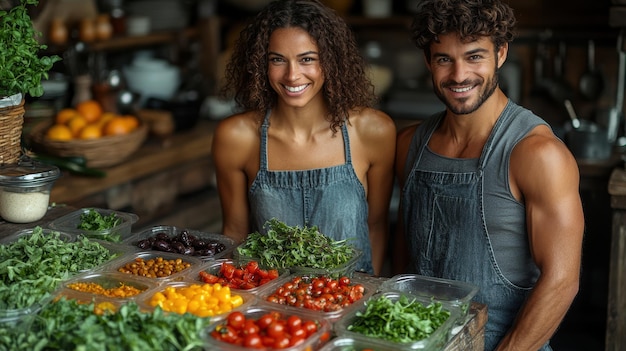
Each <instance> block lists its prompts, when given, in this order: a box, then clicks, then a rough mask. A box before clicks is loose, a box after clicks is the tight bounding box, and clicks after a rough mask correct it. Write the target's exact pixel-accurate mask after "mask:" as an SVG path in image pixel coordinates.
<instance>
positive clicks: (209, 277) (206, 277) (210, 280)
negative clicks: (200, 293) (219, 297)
mask: <svg viewBox="0 0 626 351" xmlns="http://www.w3.org/2000/svg"><path fill="white" fill-rule="evenodd" d="M200 279H201V280H202V281H203V282H205V283H207V284H215V283H217V282H218V280H219V277H218V276H216V275H214V274H211V273H207V272H205V271H201V272H200Z"/></svg>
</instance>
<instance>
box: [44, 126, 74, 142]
mask: <svg viewBox="0 0 626 351" xmlns="http://www.w3.org/2000/svg"><path fill="white" fill-rule="evenodd" d="M46 138H48V139H50V140H71V139H72V138H73V135H72V131H71V130H70V128H69V127H68V126H66V125H63V124H53V125H52V126H51V127H50V128H48V130H47V131H46Z"/></svg>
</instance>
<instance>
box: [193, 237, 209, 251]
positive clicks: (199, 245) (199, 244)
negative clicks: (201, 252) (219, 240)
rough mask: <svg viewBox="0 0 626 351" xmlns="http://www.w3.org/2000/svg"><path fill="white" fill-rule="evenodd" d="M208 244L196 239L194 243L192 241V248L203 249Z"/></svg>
mask: <svg viewBox="0 0 626 351" xmlns="http://www.w3.org/2000/svg"><path fill="white" fill-rule="evenodd" d="M208 245H209V244H208V243H207V242H206V241H205V240H202V239H198V240H196V241H194V243H193V247H195V248H196V249H204V248H205V247H207V246H208Z"/></svg>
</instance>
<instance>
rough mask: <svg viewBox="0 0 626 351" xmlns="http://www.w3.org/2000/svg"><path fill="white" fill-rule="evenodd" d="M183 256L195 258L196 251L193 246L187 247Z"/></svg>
mask: <svg viewBox="0 0 626 351" xmlns="http://www.w3.org/2000/svg"><path fill="white" fill-rule="evenodd" d="M181 253H182V254H183V255H190V256H193V255H195V254H196V250H194V248H193V246H187V247H185V249H184V250H183V252H181Z"/></svg>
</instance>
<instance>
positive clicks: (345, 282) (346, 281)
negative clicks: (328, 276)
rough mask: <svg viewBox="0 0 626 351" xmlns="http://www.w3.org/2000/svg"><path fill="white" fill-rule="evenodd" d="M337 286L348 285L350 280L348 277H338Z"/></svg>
mask: <svg viewBox="0 0 626 351" xmlns="http://www.w3.org/2000/svg"><path fill="white" fill-rule="evenodd" d="M339 285H342V286H347V285H350V278H348V277H340V278H339Z"/></svg>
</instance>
